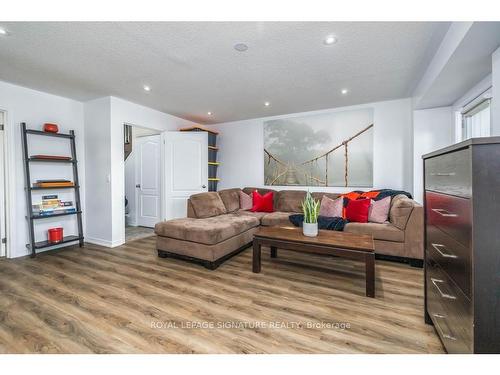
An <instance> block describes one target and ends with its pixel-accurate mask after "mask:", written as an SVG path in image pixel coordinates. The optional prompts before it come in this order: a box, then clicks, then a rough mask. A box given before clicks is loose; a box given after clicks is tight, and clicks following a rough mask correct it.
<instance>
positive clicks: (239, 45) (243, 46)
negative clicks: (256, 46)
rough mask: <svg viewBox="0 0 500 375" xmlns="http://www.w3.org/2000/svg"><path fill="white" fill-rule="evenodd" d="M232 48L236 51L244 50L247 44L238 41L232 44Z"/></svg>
mask: <svg viewBox="0 0 500 375" xmlns="http://www.w3.org/2000/svg"><path fill="white" fill-rule="evenodd" d="M234 49H235V50H236V51H238V52H245V51H246V50H247V49H248V46H247V45H246V44H245V43H238V44H235V45H234Z"/></svg>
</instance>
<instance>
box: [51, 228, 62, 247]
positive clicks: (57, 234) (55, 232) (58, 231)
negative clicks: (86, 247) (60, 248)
mask: <svg viewBox="0 0 500 375" xmlns="http://www.w3.org/2000/svg"><path fill="white" fill-rule="evenodd" d="M47 237H48V238H47V240H48V242H49V243H51V244H57V243H59V242H61V241H62V240H63V238H64V237H63V228H62V227H59V228H50V229H49V230H48V231H47Z"/></svg>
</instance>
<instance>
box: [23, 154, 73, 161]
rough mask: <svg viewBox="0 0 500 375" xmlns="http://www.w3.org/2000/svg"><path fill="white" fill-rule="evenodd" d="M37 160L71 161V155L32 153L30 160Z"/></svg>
mask: <svg viewBox="0 0 500 375" xmlns="http://www.w3.org/2000/svg"><path fill="white" fill-rule="evenodd" d="M36 160H52V161H71V156H60V155H31V156H30V161H36Z"/></svg>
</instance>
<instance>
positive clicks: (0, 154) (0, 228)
mask: <svg viewBox="0 0 500 375" xmlns="http://www.w3.org/2000/svg"><path fill="white" fill-rule="evenodd" d="M4 124H5V115H4V113H3V112H1V111H0V239H1V240H0V256H2V257H4V256H5V242H4V241H3V239H4V238H6V237H7V235H6V230H5V229H6V227H5V219H6V215H5V148H4V126H5V125H4Z"/></svg>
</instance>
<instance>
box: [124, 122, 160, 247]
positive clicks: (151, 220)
mask: <svg viewBox="0 0 500 375" xmlns="http://www.w3.org/2000/svg"><path fill="white" fill-rule="evenodd" d="M123 134H124V158H125V161H124V168H125V171H124V172H125V202H124V204H125V242H130V241H134V240H137V239H141V238H146V237H150V236H153V235H154V229H153V228H154V226H155V224H156V223H158V222H159V221H160V218H161V204H162V202H161V199H162V198H161V176H160V175H161V146H160V145H161V135H160V132H159V131H158V130H154V129H149V128H145V127H141V126H137V125H131V124H124V131H123Z"/></svg>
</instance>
